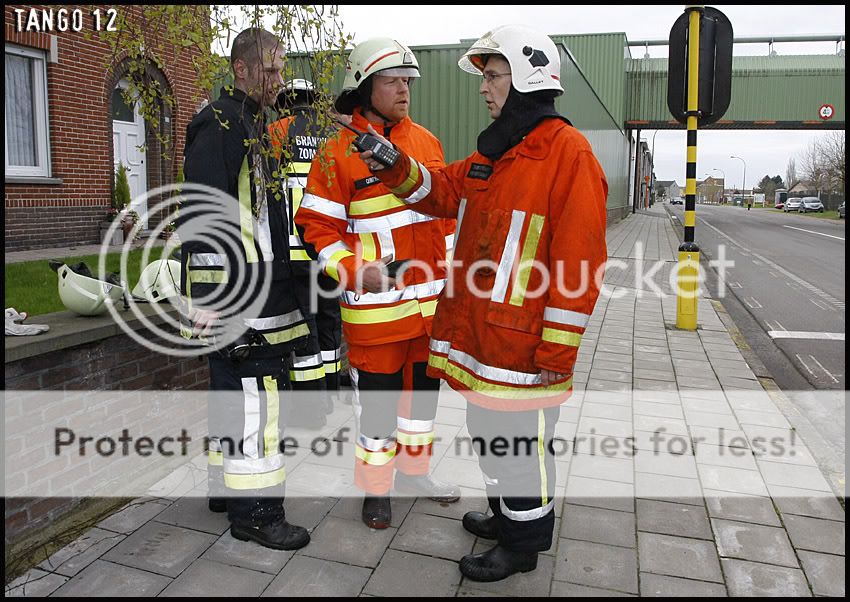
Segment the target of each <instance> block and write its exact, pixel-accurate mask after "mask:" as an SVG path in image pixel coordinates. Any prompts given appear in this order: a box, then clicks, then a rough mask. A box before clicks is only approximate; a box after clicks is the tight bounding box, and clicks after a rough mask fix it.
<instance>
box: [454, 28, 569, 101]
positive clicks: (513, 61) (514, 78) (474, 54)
mask: <svg viewBox="0 0 850 602" xmlns="http://www.w3.org/2000/svg"><path fill="white" fill-rule="evenodd" d="M487 54H498V55H501V56H503V57H504V58H505V60H507V61H508V63H509V64H510V66H511V83H512V84H513V87H514V88H516V90H517V92H522V93H527V92H538V91H540V90H554V91H555V92H556V95H561V94H563V93H564V89H563V88H562V87H561V57H560V55H559V53H558V48H557V47H556V46H555V43H554V42H553V41H552V40H551V39H550V38H549V36H547V35H546V34H543V33H540V32H539V31H535V30H534V29H531V28H530V27H524V26H522V25H502V26H501V27H497V28H496V29H494V30H492V31H488V32H487V33H485V34H484V35H483V36H482V37H481V38H479V39H478V40H477V41H476V42H475V43H474V44H473V45H472V46H470V47H469V50H467V51H466V53H465V54H464V55H463V56H462V57H461V59H460V60H459V61H458V63H457V64H458V66H459V67H460V68H461V69H463V70H464V71H466V72H468V73H473V74H475V75H481V74H482V72H483V71H484V63H485V61H483V60H482V59H481V57H482V56H483V55H487Z"/></svg>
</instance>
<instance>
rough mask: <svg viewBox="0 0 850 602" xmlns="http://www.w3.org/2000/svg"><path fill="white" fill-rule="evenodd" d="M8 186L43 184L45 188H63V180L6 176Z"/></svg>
mask: <svg viewBox="0 0 850 602" xmlns="http://www.w3.org/2000/svg"><path fill="white" fill-rule="evenodd" d="M5 183H6V184H41V185H43V186H61V185H62V178H45V177H41V176H6V178H5Z"/></svg>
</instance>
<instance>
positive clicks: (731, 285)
mask: <svg viewBox="0 0 850 602" xmlns="http://www.w3.org/2000/svg"><path fill="white" fill-rule="evenodd" d="M729 288H744V287H743V286H741V283H740V282H730V283H729Z"/></svg>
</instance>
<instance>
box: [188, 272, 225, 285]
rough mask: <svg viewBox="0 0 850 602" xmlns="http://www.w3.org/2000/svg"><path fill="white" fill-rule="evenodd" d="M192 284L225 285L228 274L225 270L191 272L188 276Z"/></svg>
mask: <svg viewBox="0 0 850 602" xmlns="http://www.w3.org/2000/svg"><path fill="white" fill-rule="evenodd" d="M186 277H187V279H188V280H189V282H190V283H192V284H224V283H226V282H227V272H225V271H224V270H192V269H190V270H189V273H188V274H187V275H186Z"/></svg>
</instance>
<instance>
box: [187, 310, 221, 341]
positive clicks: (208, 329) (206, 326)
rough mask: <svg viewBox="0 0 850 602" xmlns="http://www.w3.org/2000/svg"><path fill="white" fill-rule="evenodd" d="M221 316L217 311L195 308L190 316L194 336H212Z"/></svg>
mask: <svg viewBox="0 0 850 602" xmlns="http://www.w3.org/2000/svg"><path fill="white" fill-rule="evenodd" d="M220 316H221V314H220V313H219V312H217V311H213V310H209V309H195V308H193V309H192V312H191V313H190V314H189V320H191V322H192V336H195V337H197V336H203V337H208V336H210V335H211V334H212V329H213V328H214V327H215V325H216V324H217V323H218V319H219V317H220Z"/></svg>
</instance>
